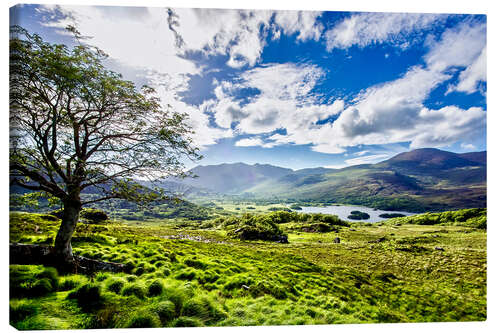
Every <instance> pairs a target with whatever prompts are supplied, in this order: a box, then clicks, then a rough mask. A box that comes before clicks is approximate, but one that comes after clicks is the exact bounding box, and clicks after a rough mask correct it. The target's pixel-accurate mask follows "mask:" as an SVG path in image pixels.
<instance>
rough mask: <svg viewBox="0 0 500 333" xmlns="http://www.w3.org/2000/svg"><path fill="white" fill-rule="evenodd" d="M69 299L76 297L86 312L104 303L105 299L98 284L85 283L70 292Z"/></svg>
mask: <svg viewBox="0 0 500 333" xmlns="http://www.w3.org/2000/svg"><path fill="white" fill-rule="evenodd" d="M68 298H69V299H76V302H77V304H78V306H79V307H80V308H81V309H82V310H83V311H85V312H90V311H92V310H96V309H98V308H100V307H101V306H102V305H103V302H104V299H103V297H102V295H101V289H100V288H99V286H98V285H94V284H85V285H83V286H81V287H79V288H78V289H76V290H75V291H72V292H71V293H69V294H68Z"/></svg>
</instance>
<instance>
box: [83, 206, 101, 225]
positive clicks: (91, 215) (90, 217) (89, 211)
mask: <svg viewBox="0 0 500 333" xmlns="http://www.w3.org/2000/svg"><path fill="white" fill-rule="evenodd" d="M80 217H81V218H83V219H85V220H87V221H88V222H89V223H100V222H103V221H106V220H107V219H108V214H106V213H105V212H104V211H102V210H99V209H94V208H84V209H82V211H81V212H80Z"/></svg>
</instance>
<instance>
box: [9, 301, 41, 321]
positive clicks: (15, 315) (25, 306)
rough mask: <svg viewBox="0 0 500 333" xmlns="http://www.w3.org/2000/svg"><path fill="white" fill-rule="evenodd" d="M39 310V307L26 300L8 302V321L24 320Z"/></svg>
mask: <svg viewBox="0 0 500 333" xmlns="http://www.w3.org/2000/svg"><path fill="white" fill-rule="evenodd" d="M38 312H39V307H38V306H37V305H35V304H33V303H31V302H28V301H26V300H20V301H16V302H11V303H10V308H9V321H10V323H11V324H12V323H15V322H18V321H21V320H25V319H26V318H28V317H31V316H34V315H36V314H37V313H38Z"/></svg>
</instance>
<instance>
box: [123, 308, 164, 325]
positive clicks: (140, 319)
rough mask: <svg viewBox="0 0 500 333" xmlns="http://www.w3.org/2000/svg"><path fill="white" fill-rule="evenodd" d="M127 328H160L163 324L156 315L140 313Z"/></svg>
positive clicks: (131, 319) (133, 316)
mask: <svg viewBox="0 0 500 333" xmlns="http://www.w3.org/2000/svg"><path fill="white" fill-rule="evenodd" d="M125 326H126V327H128V328H153V327H160V326H161V323H160V320H159V318H158V315H156V314H154V313H148V312H140V313H137V314H134V315H132V317H131V318H130V320H129V321H128V323H127V324H126V325H125Z"/></svg>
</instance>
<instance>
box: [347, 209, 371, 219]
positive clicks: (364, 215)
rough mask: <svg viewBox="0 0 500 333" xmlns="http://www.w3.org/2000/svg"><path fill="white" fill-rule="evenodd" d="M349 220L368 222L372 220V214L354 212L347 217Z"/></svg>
mask: <svg viewBox="0 0 500 333" xmlns="http://www.w3.org/2000/svg"><path fill="white" fill-rule="evenodd" d="M347 218H348V219H351V220H368V219H369V218H370V214H368V213H364V212H361V211H359V210H353V211H352V212H351V215H349V216H347Z"/></svg>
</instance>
